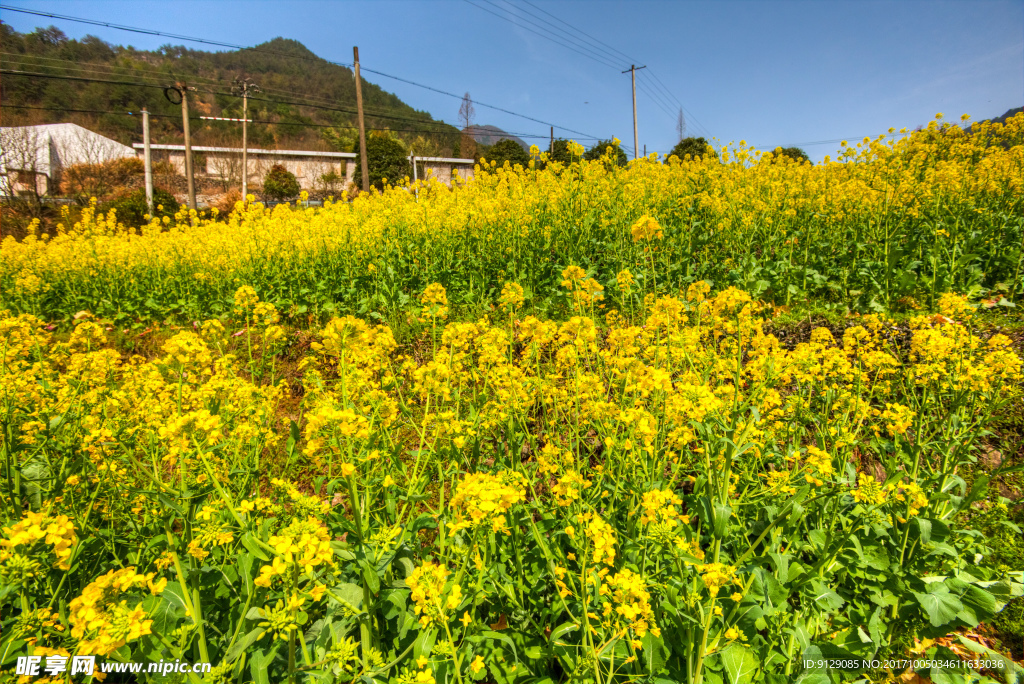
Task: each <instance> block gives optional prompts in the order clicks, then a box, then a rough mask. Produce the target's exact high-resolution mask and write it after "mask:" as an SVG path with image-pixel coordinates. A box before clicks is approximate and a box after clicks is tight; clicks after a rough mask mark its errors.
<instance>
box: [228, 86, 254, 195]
mask: <svg viewBox="0 0 1024 684" xmlns="http://www.w3.org/2000/svg"><path fill="white" fill-rule="evenodd" d="M234 91H235V93H236V94H238V95H241V96H242V201H243V202H245V201H246V199H245V198H246V197H248V195H249V130H248V124H249V93H258V92H260V87H259V86H258V85H256V84H255V83H253V82H252V81H250V80H249V79H247V78H246V79H242V80H239V79H237V78H236V79H235V86H234Z"/></svg>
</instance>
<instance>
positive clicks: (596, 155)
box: [583, 138, 628, 166]
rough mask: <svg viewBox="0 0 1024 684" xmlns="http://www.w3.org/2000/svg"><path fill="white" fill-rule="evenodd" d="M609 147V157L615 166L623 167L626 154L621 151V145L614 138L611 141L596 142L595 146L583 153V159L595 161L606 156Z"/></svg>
mask: <svg viewBox="0 0 1024 684" xmlns="http://www.w3.org/2000/svg"><path fill="white" fill-rule="evenodd" d="M609 147H610V148H612V152H611V157H612V159H614V160H615V163H616V165H618V166H625V165H626V162H627V161H628V157H626V152H625V151H624V150H623V149H622V145H621V143H620V142H619V141H618V140H617V139H614V138H613V139H612V140H598V141H597V144H596V145H594V146H593V147H591V148H590V149H589V150H587V151H586V152H584V153H583V158H584V159H589V160H591V161H596V160H598V159H600V158H601V157H603V156H605V155H606V154H608V148H609Z"/></svg>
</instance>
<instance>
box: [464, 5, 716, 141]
mask: <svg viewBox="0 0 1024 684" xmlns="http://www.w3.org/2000/svg"><path fill="white" fill-rule="evenodd" d="M464 1H465V2H467V3H469V4H470V5H473V6H474V7H476V8H478V9H482V10H484V11H485V12H488V13H490V14H493V15H494V16H496V17H498V18H499V19H503V20H505V21H507V22H509V23H511V24H513V25H515V26H518V27H520V28H522V29H524V30H527V31H530V32H531V33H534V34H536V35H538V36H540V37H541V38H545V39H546V40H550V41H551V42H553V43H556V44H558V45H561V46H562V47H565V48H568V49H570V50H572V51H573V52H575V53H577V54H580V55H582V56H584V57H587V58H588V59H591V60H593V61H595V62H598V63H599V64H602V65H604V66H608V67H612V68H615V69H618V68H619V66H620V65H616V64H615V63H614V62H615V61H617V60H618V59H619V57H617V56H616V55H613V54H611V52H609V51H608V50H604V49H601V48H597V47H594V46H593V44H586V43H585V41H581V40H580V39H578V38H576V37H574V36H572V35H568V34H566V35H561V33H558V34H555V35H558V38H557V39H556V38H551V37H549V36H548V35H544V34H542V33H539V32H538V31H535V30H533V29H531V28H529V27H527V26H523V25H522V24H520V23H519V22H517V21H514V20H513V19H510V18H509V17H507V16H503V15H500V14H498V13H497V12H493V11H491V10H489V9H487V8H486V7H481V6H480V5H478V4H476V2H473V1H472V0H464ZM480 1H481V2H486V3H487V4H489V5H491V6H494V7H497V8H498V9H501V10H502V11H503V12H505V13H506V14H509V15H511V16H513V17H515V18H516V19H523V20H524V21H526V22H527V23H529V24H531V25H533V26H537V27H538V28H541V30H543V31H545V33H548V34H553V33H554V32H553V31H551V30H549V29H547V28H545V27H544V26H541V25H539V24H537V23H536V22H532V21H529V20H527V19H524V18H523V17H521V16H519V15H517V14H514V13H512V12H510V11H509V10H507V9H504V8H502V7H499V6H498V5H496V4H495V3H494V2H493V0H480ZM523 1H524V2H525V3H526V4H527V5H530V6H531V7H533V8H534V9H537V10H539V11H541V12H543V13H544V14H546V15H548V16H549V17H552V18H553V19H555V20H557V21H558V22H560V23H561V24H563V25H565V26H566V27H568V28H570V29H572V30H573V31H576V32H577V33H579V34H581V35H583V36H585V37H586V38H588V39H589V40H591V41H593V42H595V43H599V44H601V45H604V46H605V47H608V48H610V49H611V50H612V51H614V52H616V53H618V54H619V55H621V56H622V57H624V58H625V59H626V60H628V61H631V62H634V63H635V62H637V61H638V60H636V59H634V58H633V57H630V56H629V55H627V54H625V53H624V52H622V51H620V50H618V49H616V48H614V47H612V46H610V45H608V44H607V43H605V42H604V41H601V40H599V39H597V38H594V37H593V36H591V35H590V34H588V33H586V32H585V31H582V30H580V29H578V28H576V27H575V26H573V25H572V24H570V23H568V22H566V21H564V20H563V19H560V18H558V17H556V16H555V15H553V14H551V13H550V12H548V11H547V10H544V9H542V8H540V7H538V6H536V5H534V4H533V3H530V2H527V1H526V0H523ZM506 4H508V2H507V0H506ZM513 6H514V5H513ZM514 7H516V9H517V10H519V11H520V12H523V13H525V14H527V15H529V16H531V17H533V18H535V19H538V20H540V21H542V22H543V23H544V24H546V25H547V26H550V27H552V28H553V29H555V31H559V32H564V30H563V29H559V28H558V27H557V26H555V25H554V24H552V23H551V22H549V21H547V20H545V19H543V18H542V17H539V16H538V15H536V14H533V13H531V12H529V11H528V10H524V9H523V8H522V7H518V6H514ZM563 40H572V41H574V42H575V45H576V46H579V47H582V48H583V49H584V50H587V51H588V53H590V54H588V53H584V52H581V51H580V50H579V49H576V47H574V46H573V45H568V44H566V43H565V42H563ZM594 55H597V56H594ZM644 92H645V93H646V94H647V95H648V97H650V98H651V99H652V100H653V101H654V103H655V104H656V105H659V106H660V107H661V109H662V110H663V111H664V112H665V113H666V115H668V116H669V118H672V117H674V114H673V113H672V112H670V111H669V110H670V109H671V105H668V107H667V108H666V106H665V105H666V100H665V96H666V95H667V96H668V98H670V99H672V100H675V102H676V103H677V104H678V106H679V107H680V108H682V109H683V110H684V111H686V113H687V114H688V115H690V118H691V119H692V120H693V121H694V123H696V124H697V126H698V127H699V128H701V129H703V131H704V133H705V135H707V136H709V137H713V136H712V135H711V133H710V131H708V129H707V128H706V127H705V126H703V124H701V123H700V121H698V120H697V117H695V116H693V115H692V113H691V112H690V111H689V110H687V109H686V108H685V107H683V106H682V103H680V102H679V99H678V98H677V97H675V95H673V94H672V93H671V91H669V90H668V88H667V87H666V86H665V85H664V83H662V82H661V80H660V79H658V78H657V77H655V80H654V81H651V82H650V84H649V88H648V89H647V90H645V91H644Z"/></svg>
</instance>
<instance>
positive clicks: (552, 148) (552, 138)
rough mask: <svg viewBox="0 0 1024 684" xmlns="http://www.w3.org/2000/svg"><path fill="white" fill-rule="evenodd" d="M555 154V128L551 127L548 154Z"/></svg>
mask: <svg viewBox="0 0 1024 684" xmlns="http://www.w3.org/2000/svg"><path fill="white" fill-rule="evenodd" d="M554 153H555V127H554V126H552V127H551V144H550V145H549V146H548V154H554Z"/></svg>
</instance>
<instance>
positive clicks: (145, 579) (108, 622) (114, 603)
mask: <svg viewBox="0 0 1024 684" xmlns="http://www.w3.org/2000/svg"><path fill="white" fill-rule="evenodd" d="M154 577H155V574H154V573H149V574H145V575H143V574H140V573H138V572H136V571H135V568H134V567H128V568H123V569H121V570H111V571H110V572H108V573H107V574H105V575H103V576H101V577H99V578H97V579H96V580H94V581H93V582H91V583H90V584H89V585H88V586H87V587H86V588H85V589H83V590H82V594H81V595H80V596H78V597H76V598H74V599H73V600H72V601H71V603H70V604H68V612H69V616H70V622H71V636H73V637H75V638H76V639H78V640H79V645H78V648H79V650H80V651H81V652H83V653H91V654H95V655H107V654H109V653H111V652H113V651H115V650H117V649H118V648H120V647H121V646H123V645H124V644H126V643H128V642H130V641H134V640H136V639H138V638H140V637H142V636H145V635H146V634H150V633H151V628H152V625H153V621H152V620H147V619H146V612H145V611H144V610H143V609H142V607H141V606H139V605H136V606H135V608H129V607H128V603H127V601H126V600H125V599H120V597H121V595H122V594H125V593H128V592H130V591H131V590H132V589H136V588H141V587H147V588H148V589H149V591H150V592H151V593H152V594H154V595H156V594H159V593H160V592H162V591H163V590H164V587H166V586H167V580H166V579H161V580H158V581H156V582H154V581H153V578H154ZM118 599H120V600H118Z"/></svg>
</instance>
